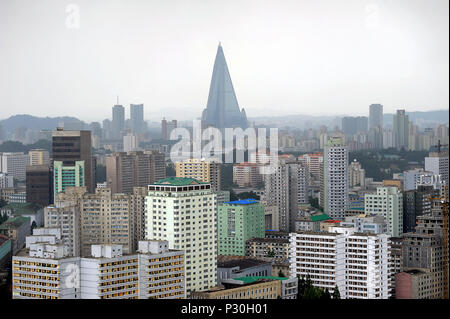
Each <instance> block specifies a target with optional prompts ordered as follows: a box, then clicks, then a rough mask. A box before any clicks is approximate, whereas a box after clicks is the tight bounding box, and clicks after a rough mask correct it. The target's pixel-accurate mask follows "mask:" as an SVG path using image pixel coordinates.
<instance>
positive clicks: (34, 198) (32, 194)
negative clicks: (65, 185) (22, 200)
mask: <svg viewBox="0 0 450 319" xmlns="http://www.w3.org/2000/svg"><path fill="white" fill-rule="evenodd" d="M26 175H27V177H26V187H27V191H26V193H27V203H37V204H40V205H42V206H47V205H50V203H52V202H53V172H52V170H51V166H50V165H49V164H46V165H32V166H27V172H26Z"/></svg>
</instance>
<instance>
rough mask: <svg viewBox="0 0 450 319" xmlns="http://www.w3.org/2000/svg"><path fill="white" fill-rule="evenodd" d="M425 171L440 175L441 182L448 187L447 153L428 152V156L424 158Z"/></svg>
mask: <svg viewBox="0 0 450 319" xmlns="http://www.w3.org/2000/svg"><path fill="white" fill-rule="evenodd" d="M425 170H426V171H430V172H433V173H434V174H436V175H441V180H442V181H443V182H444V183H445V184H446V185H449V177H448V151H441V152H440V153H437V152H430V154H429V156H428V157H425Z"/></svg>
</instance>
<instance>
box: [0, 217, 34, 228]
mask: <svg viewBox="0 0 450 319" xmlns="http://www.w3.org/2000/svg"><path fill="white" fill-rule="evenodd" d="M27 220H28V221H29V220H30V217H23V216H17V217H13V218H9V219H8V220H6V221H5V222H4V223H3V224H1V225H0V229H7V228H9V227H8V226H9V225H12V226H14V227H19V226H21V225H22V224H23V223H25V222H26V221H27Z"/></svg>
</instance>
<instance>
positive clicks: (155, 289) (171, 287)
mask: <svg viewBox="0 0 450 319" xmlns="http://www.w3.org/2000/svg"><path fill="white" fill-rule="evenodd" d="M138 253H139V255H138V256H139V299H149V298H152V299H160V298H164V299H183V298H185V296H186V287H185V279H184V274H185V269H184V263H185V261H184V252H183V251H180V250H169V242H168V241H164V240H161V241H140V242H139V249H138Z"/></svg>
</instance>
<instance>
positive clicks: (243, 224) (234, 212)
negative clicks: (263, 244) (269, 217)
mask: <svg viewBox="0 0 450 319" xmlns="http://www.w3.org/2000/svg"><path fill="white" fill-rule="evenodd" d="M264 226H265V218H264V205H262V204H261V203H259V202H258V201H257V200H254V199H244V200H237V201H233V202H227V203H224V204H222V205H219V207H218V208H217V243H218V244H217V246H218V248H217V251H218V254H219V255H237V256H245V242H246V241H247V240H249V239H251V238H264V236H265V227H264Z"/></svg>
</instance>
